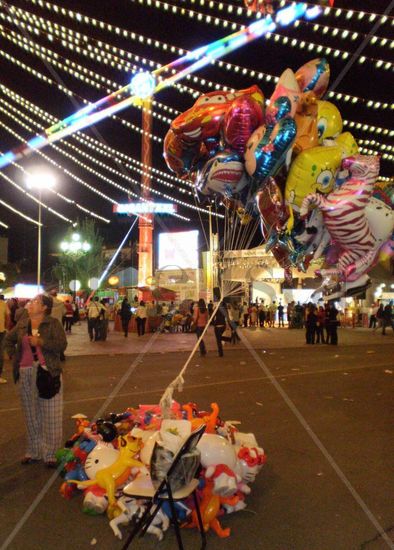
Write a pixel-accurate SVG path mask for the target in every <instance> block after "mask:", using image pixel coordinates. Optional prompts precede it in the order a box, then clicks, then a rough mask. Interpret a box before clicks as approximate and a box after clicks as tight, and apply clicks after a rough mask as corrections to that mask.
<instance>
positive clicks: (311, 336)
mask: <svg viewBox="0 0 394 550" xmlns="http://www.w3.org/2000/svg"><path fill="white" fill-rule="evenodd" d="M316 325H317V315H316V313H315V306H314V305H312V304H311V305H310V306H309V308H308V313H307V316H306V321H305V329H306V334H305V336H306V343H307V344H314V343H315V333H316Z"/></svg>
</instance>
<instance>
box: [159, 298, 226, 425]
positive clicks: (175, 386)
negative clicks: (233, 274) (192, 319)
mask: <svg viewBox="0 0 394 550" xmlns="http://www.w3.org/2000/svg"><path fill="white" fill-rule="evenodd" d="M223 298H224V296H223ZM221 303H222V300H219V301H218V303H217V305H216V306H215V307H214V309H213V311H212V315H211V317H210V318H209V319H208V322H207V324H206V325H205V327H204V330H203V331H202V333H201V336H200V337H199V338H198V339H197V342H196V344H195V346H194V348H193V349H192V351H191V353H190V355H189V357H188V358H187V360H186V362H185V363H184V365H183V367H182V368H181V370H180V371H179V374H178V375H177V376H176V377H175V378H174V380H173V381H172V382H170V383H169V384H168V386H167V388H166V389H165V390H164V393H163V395H162V397H161V399H160V407H161V411H162V416H163V418H170V415H171V404H172V399H173V395H174V391H175V390H178V391H179V392H181V391H182V389H183V384H184V378H183V375H184V374H185V372H186V370H187V368H188V366H189V364H190V361H191V360H192V359H193V356H194V354H195V353H196V351H197V348H198V346H199V345H200V342H201V340H202V339H203V338H204V335H205V333H206V331H207V330H208V327H209V325H210V324H211V321H212V319H213V318H214V317H215V315H216V312H217V310H218V309H219V307H220V304H221Z"/></svg>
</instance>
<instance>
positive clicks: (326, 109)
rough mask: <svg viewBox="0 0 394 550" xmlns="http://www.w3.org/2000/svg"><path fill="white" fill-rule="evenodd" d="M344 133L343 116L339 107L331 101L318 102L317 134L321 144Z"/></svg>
mask: <svg viewBox="0 0 394 550" xmlns="http://www.w3.org/2000/svg"><path fill="white" fill-rule="evenodd" d="M341 132H342V116H341V113H340V112H339V110H338V109H337V107H336V106H335V105H334V104H333V103H330V102H329V101H318V102H317V133H318V139H319V144H320V145H321V144H322V143H323V139H327V138H335V137H336V136H337V135H338V134H340V133H341Z"/></svg>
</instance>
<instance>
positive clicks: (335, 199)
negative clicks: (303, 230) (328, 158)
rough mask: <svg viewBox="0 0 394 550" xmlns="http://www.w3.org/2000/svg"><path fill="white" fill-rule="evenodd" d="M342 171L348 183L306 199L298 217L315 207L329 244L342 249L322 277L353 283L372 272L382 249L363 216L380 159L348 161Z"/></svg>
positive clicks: (352, 159)
mask: <svg viewBox="0 0 394 550" xmlns="http://www.w3.org/2000/svg"><path fill="white" fill-rule="evenodd" d="M343 167H344V168H345V169H347V170H349V172H350V175H351V177H350V179H349V180H347V182H346V183H344V184H343V185H342V186H341V187H340V188H339V189H336V190H335V191H333V192H332V193H330V195H328V196H327V197H326V196H323V195H321V194H317V193H312V194H310V195H308V196H307V197H305V199H304V200H303V202H302V207H301V211H300V214H301V216H305V215H306V214H307V212H308V209H309V208H310V206H315V207H318V208H319V209H320V210H321V211H322V213H323V218H324V223H325V226H326V227H327V230H328V231H329V233H330V236H331V238H332V240H333V241H335V243H336V244H337V245H338V246H340V248H341V252H340V254H339V258H338V265H337V267H336V268H334V269H331V270H322V271H321V275H322V276H326V275H336V276H339V277H340V278H341V280H348V281H355V280H357V279H358V278H359V277H361V275H363V274H364V273H366V272H367V271H368V270H369V269H370V268H371V266H372V265H373V263H374V261H375V258H376V256H377V253H378V250H379V248H380V246H381V242H379V241H377V239H376V238H375V237H374V235H373V234H372V232H371V228H370V226H369V223H368V218H367V216H366V207H367V205H368V203H369V200H370V197H371V195H372V192H373V187H374V183H375V181H376V178H377V176H378V173H379V157H376V156H366V155H357V156H355V157H349V158H347V159H345V160H344V161H343Z"/></svg>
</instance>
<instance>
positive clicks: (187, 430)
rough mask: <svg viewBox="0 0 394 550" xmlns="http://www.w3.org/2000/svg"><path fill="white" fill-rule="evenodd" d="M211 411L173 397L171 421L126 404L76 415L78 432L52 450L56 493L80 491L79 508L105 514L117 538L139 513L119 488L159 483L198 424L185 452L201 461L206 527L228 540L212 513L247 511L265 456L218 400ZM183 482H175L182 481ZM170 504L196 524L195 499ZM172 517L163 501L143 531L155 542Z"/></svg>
mask: <svg viewBox="0 0 394 550" xmlns="http://www.w3.org/2000/svg"><path fill="white" fill-rule="evenodd" d="M211 409H212V410H211V411H210V412H206V411H199V410H198V407H197V405H196V404H195V403H187V404H185V405H183V406H182V405H180V404H179V403H177V402H175V401H173V402H172V406H171V418H166V419H164V418H163V417H162V411H161V408H160V406H159V405H140V406H139V407H138V408H137V409H132V408H129V409H127V410H126V411H124V412H122V413H119V414H116V413H111V414H110V415H109V416H108V417H107V418H105V419H98V420H97V421H96V422H94V423H91V422H90V421H89V420H88V419H87V418H86V416H84V415H83V414H77V415H75V416H74V417H73V418H74V419H75V421H76V433H75V434H74V435H73V436H72V437H71V438H70V439H69V440H68V441H67V442H66V445H65V447H64V448H63V449H60V450H59V451H58V453H57V460H58V461H59V463H61V464H62V465H63V471H62V476H63V478H64V481H63V483H62V485H61V488H60V492H61V494H62V495H63V497H65V498H67V499H70V498H71V497H72V495H73V494H74V493H76V492H78V490H79V489H80V490H83V494H84V500H83V511H84V512H86V513H88V514H92V515H95V514H101V513H105V512H106V513H107V515H108V518H109V519H110V526H111V528H112V530H113V532H114V534H115V536H117V537H118V538H120V539H121V538H122V532H121V530H120V525H122V524H127V523H129V522H130V520H131V519H132V517H133V516H134V515H136V516H137V517H139V516H140V514H141V513H142V512H143V511H144V501H143V500H141V499H138V500H136V499H133V498H131V497H128V496H125V495H124V494H123V492H122V489H123V488H124V487H125V486H126V485H127V484H128V483H129V482H131V481H135V480H141V479H142V480H144V479H147V478H148V479H149V480H151V481H152V484H153V485H154V486H156V485H158V484H159V483H160V481H161V480H162V479H163V477H164V475H165V474H166V472H167V470H168V468H169V466H170V464H171V463H172V460H173V457H174V456H175V455H176V453H177V451H178V450H179V449H180V447H181V446H182V444H183V443H184V441H185V440H186V439H187V437H188V436H189V435H190V434H191V433H192V432H193V431H195V430H197V429H198V428H200V427H201V426H202V425H204V426H205V432H204V434H203V435H202V437H201V439H200V441H199V443H198V445H197V447H196V449H194V453H192V454H193V456H192V457H191V458H192V462H193V464H194V465H197V464H199V465H200V468H199V470H198V471H199V480H200V483H199V489H198V491H199V493H200V495H199V496H200V499H199V500H200V509H201V515H202V521H203V525H204V530H205V531H208V530H209V529H210V528H211V529H213V530H214V532H215V533H216V534H217V535H218V536H220V537H228V536H229V535H230V528H223V527H222V526H221V524H220V521H219V519H218V517H220V516H221V515H222V514H224V513H231V512H236V511H238V510H242V509H243V508H245V506H246V503H245V497H246V495H248V494H249V493H250V491H251V489H250V487H249V484H251V483H252V482H253V481H254V480H255V478H256V475H257V474H258V472H259V471H260V470H261V468H262V466H263V464H264V463H265V462H266V455H265V453H264V450H263V449H262V448H261V447H259V446H258V444H257V441H256V438H255V436H254V435H253V434H251V433H242V432H240V431H238V430H237V429H236V427H235V426H234V424H233V423H230V422H223V421H222V420H220V418H219V407H218V405H217V404H216V403H212V404H211ZM189 459H190V457H189ZM189 459H188V460H189ZM194 471H195V468H194V469H193V473H194ZM183 475H185V474H183ZM176 481H177V480H175V482H176ZM182 481H183V480H182V479H179V484H180V485H182ZM174 490H177V488H176V487H174ZM176 505H177V507H178V508H177V513H178V518H179V517H180V518H181V520H182V521H183V526H184V527H196V528H198V523H197V517H196V513H195V511H194V505H193V500H191V501H189V500H186V501H179V502H177V503H176ZM170 516H171V512H170V509H169V507H166V505H164V506H163V508H162V509H161V510H160V513H159V514H157V517H155V520H154V522H153V524H152V525H151V526H150V527H149V529H148V532H149V533H152V534H154V535H156V536H157V537H158V539H159V540H161V539H162V537H163V532H164V531H165V530H166V529H167V528H168V526H169V523H170V521H169V517H170Z"/></svg>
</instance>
